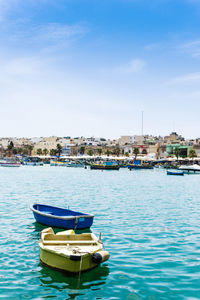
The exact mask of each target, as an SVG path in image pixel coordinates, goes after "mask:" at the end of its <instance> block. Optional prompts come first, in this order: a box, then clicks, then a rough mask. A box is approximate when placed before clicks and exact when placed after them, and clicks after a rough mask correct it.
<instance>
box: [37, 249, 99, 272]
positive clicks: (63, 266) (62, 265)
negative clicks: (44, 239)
mask: <svg viewBox="0 0 200 300" xmlns="http://www.w3.org/2000/svg"><path fill="white" fill-rule="evenodd" d="M40 260H41V262H42V263H43V264H44V265H46V266H48V267H51V268H53V269H57V270H59V271H65V272H70V273H79V272H80V271H81V272H84V271H87V270H90V269H93V268H95V267H96V266H98V264H95V263H94V262H93V261H92V259H91V255H90V254H87V255H85V256H82V258H81V260H79V261H74V260H71V259H70V257H64V256H61V255H59V254H56V253H52V252H50V251H48V250H46V249H42V248H40Z"/></svg>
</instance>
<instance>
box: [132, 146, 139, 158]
mask: <svg viewBox="0 0 200 300" xmlns="http://www.w3.org/2000/svg"><path fill="white" fill-rule="evenodd" d="M133 153H134V155H135V160H136V159H137V156H138V154H139V149H138V148H134V149H133Z"/></svg>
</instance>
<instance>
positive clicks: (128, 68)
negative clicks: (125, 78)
mask: <svg viewBox="0 0 200 300" xmlns="http://www.w3.org/2000/svg"><path fill="white" fill-rule="evenodd" d="M145 65H146V62H145V61H144V60H142V59H132V60H131V61H130V62H128V63H126V64H121V65H118V66H115V67H113V68H110V69H103V72H106V73H107V72H108V73H109V72H111V73H114V74H132V73H139V72H141V71H142V70H143V69H144V67H145Z"/></svg>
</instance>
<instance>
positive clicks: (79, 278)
mask: <svg viewBox="0 0 200 300" xmlns="http://www.w3.org/2000/svg"><path fill="white" fill-rule="evenodd" d="M81 267H82V256H81V260H80V270H79V274H78V283H77V289H79V286H80V280H81Z"/></svg>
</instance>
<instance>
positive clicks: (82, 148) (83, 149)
mask: <svg viewBox="0 0 200 300" xmlns="http://www.w3.org/2000/svg"><path fill="white" fill-rule="evenodd" d="M80 153H81V154H84V153H85V147H84V146H81V147H80Z"/></svg>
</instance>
